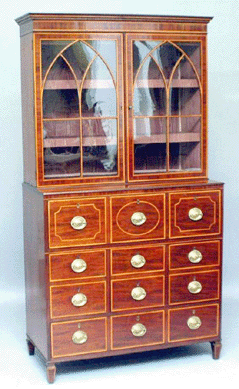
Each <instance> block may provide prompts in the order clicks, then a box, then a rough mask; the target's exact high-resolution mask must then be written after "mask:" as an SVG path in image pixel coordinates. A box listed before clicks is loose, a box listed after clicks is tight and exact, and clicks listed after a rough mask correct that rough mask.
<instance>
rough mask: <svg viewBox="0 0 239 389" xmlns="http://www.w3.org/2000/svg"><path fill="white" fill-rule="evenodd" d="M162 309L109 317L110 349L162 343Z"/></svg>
mask: <svg viewBox="0 0 239 389" xmlns="http://www.w3.org/2000/svg"><path fill="white" fill-rule="evenodd" d="M164 327H165V326H164V311H157V312H150V313H140V314H134V315H120V316H114V317H111V349H112V350H120V349H126V348H136V347H144V346H153V345H157V344H162V343H164Z"/></svg>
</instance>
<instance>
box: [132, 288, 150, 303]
mask: <svg viewBox="0 0 239 389" xmlns="http://www.w3.org/2000/svg"><path fill="white" fill-rule="evenodd" d="M146 295H147V293H146V290H145V289H144V288H141V286H136V288H134V289H132V291H131V296H132V298H133V299H134V300H137V301H140V300H143V299H144V298H145V297H146Z"/></svg>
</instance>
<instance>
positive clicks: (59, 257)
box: [49, 250, 106, 281]
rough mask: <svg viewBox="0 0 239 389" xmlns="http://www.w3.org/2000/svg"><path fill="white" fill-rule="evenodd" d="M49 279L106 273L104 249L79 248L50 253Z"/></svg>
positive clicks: (60, 279)
mask: <svg viewBox="0 0 239 389" xmlns="http://www.w3.org/2000/svg"><path fill="white" fill-rule="evenodd" d="M49 267H50V281H63V280H70V279H77V278H78V279H80V278H86V277H102V276H105V275H106V252H105V250H80V251H73V252H70V253H61V254H50V255H49Z"/></svg>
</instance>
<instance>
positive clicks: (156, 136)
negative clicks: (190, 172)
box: [133, 41, 167, 174]
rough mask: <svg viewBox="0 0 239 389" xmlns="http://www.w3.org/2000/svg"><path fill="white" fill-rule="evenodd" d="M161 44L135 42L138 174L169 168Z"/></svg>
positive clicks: (135, 121)
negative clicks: (167, 164) (158, 53)
mask: <svg viewBox="0 0 239 389" xmlns="http://www.w3.org/2000/svg"><path fill="white" fill-rule="evenodd" d="M160 46H161V42H143V41H136V42H134V101H133V103H134V105H133V125H134V172H135V173H136V174H141V173H146V172H159V171H165V169H166V130H167V126H166V89H165V81H166V80H165V77H164V76H163V74H162V69H161V67H160V66H159V63H158V61H157V59H156V57H158V55H157V53H155V52H156V51H159V50H160Z"/></svg>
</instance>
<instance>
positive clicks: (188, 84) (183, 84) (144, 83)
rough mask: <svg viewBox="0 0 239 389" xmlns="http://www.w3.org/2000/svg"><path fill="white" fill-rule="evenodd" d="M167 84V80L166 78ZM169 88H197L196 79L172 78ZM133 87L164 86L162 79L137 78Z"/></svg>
mask: <svg viewBox="0 0 239 389" xmlns="http://www.w3.org/2000/svg"><path fill="white" fill-rule="evenodd" d="M166 81H167V84H168V81H169V80H166ZM170 86H171V88H199V86H198V81H197V80H196V79H182V80H179V79H177V80H172V82H171V85H170ZM135 87H137V88H165V84H164V82H163V80H160V79H155V80H137V82H136V84H135Z"/></svg>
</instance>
